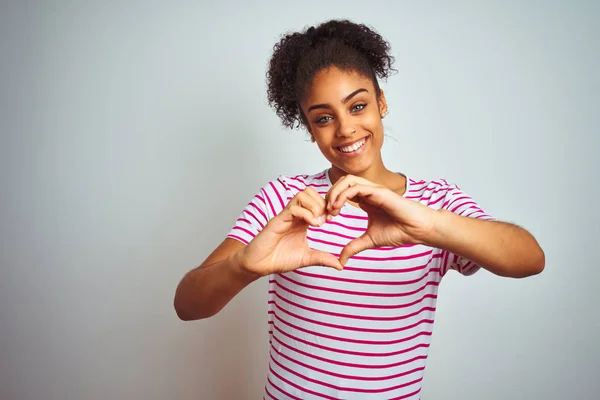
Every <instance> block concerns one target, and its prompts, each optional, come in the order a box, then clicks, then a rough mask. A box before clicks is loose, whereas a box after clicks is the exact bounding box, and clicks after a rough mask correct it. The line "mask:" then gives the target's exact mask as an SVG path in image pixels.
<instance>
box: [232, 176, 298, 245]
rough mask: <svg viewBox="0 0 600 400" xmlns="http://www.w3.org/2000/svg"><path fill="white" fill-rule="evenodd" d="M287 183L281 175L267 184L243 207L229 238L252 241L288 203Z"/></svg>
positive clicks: (245, 242)
mask: <svg viewBox="0 0 600 400" xmlns="http://www.w3.org/2000/svg"><path fill="white" fill-rule="evenodd" d="M287 191H288V188H287V185H286V184H285V181H284V178H283V177H279V178H277V179H276V180H273V181H271V182H269V183H268V184H266V185H265V186H264V187H262V188H261V189H260V191H258V193H257V194H256V195H255V196H254V197H253V198H252V200H250V202H249V203H248V205H247V206H246V207H245V208H244V209H243V211H242V212H241V214H240V215H239V217H238V219H237V220H236V221H235V224H234V226H233V227H232V228H231V230H230V231H229V233H228V234H227V238H230V239H235V240H238V241H240V242H242V243H244V244H248V243H250V241H251V240H252V239H254V237H255V236H256V235H258V234H259V233H260V231H261V230H262V229H263V228H264V227H265V225H266V224H267V222H269V220H270V219H271V218H273V217H274V216H276V215H277V214H279V213H280V212H281V211H282V210H283V209H284V208H285V205H286V204H287V197H288V195H287Z"/></svg>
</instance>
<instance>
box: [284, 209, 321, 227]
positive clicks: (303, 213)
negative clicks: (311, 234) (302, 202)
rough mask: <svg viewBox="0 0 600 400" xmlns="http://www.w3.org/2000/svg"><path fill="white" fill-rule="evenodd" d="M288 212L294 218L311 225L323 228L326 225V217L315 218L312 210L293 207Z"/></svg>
mask: <svg viewBox="0 0 600 400" xmlns="http://www.w3.org/2000/svg"><path fill="white" fill-rule="evenodd" d="M288 210H289V212H290V214H292V216H293V217H294V218H297V219H300V220H302V221H304V222H306V223H307V224H309V225H312V226H321V225H323V224H324V223H325V216H320V217H315V215H314V214H313V213H312V212H311V211H310V210H307V209H306V208H304V207H302V206H291V207H290V208H289V209H288Z"/></svg>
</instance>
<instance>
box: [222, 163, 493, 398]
mask: <svg viewBox="0 0 600 400" xmlns="http://www.w3.org/2000/svg"><path fill="white" fill-rule="evenodd" d="M406 185H407V187H406V192H405V194H404V197H406V198H407V199H411V200H414V201H418V202H420V203H421V204H424V205H427V206H429V207H431V208H434V209H436V210H437V209H442V208H443V209H447V210H450V211H452V212H454V213H456V214H460V215H463V216H466V217H473V218H482V219H489V220H491V219H492V217H490V216H489V215H488V214H486V213H485V212H484V211H482V210H481V209H480V208H479V207H478V206H477V204H476V203H475V202H474V201H473V200H472V199H471V198H470V197H469V196H468V195H466V194H465V193H463V192H462V191H461V190H460V188H459V187H458V186H456V185H451V184H448V182H446V181H445V180H443V179H440V180H437V181H423V180H415V179H411V178H408V177H407V184H406ZM308 186H312V187H313V188H314V189H316V190H317V191H318V192H319V193H320V194H321V195H323V196H325V194H326V193H327V192H328V190H329V189H330V188H331V181H330V180H329V176H328V173H327V171H323V172H321V173H319V174H315V175H299V176H280V177H279V178H278V179H276V180H274V181H271V182H269V183H268V184H267V185H266V186H265V187H263V188H262V189H261V191H260V192H259V193H258V194H257V195H256V196H255V197H254V198H253V199H252V201H251V202H250V203H249V204H248V206H247V207H246V208H245V210H244V211H243V212H242V214H241V215H240V217H239V219H238V220H237V222H236V224H235V226H234V227H233V229H232V230H231V231H230V233H229V235H228V237H229V238H232V239H236V240H239V241H241V242H243V243H245V244H248V243H249V242H250V241H251V240H252V238H253V237H255V236H256V235H257V234H258V233H259V232H260V230H261V229H262V228H263V227H264V226H265V224H266V223H267V221H268V220H269V219H271V218H273V217H274V216H275V215H277V214H278V213H279V212H281V211H282V210H283V208H284V207H285V206H286V204H287V203H288V202H289V201H290V200H291V199H292V198H293V197H294V196H295V195H296V194H297V193H298V192H300V191H302V190H304V189H305V188H306V187H308ZM366 226H367V215H366V213H365V212H364V211H363V210H361V209H359V208H356V207H354V206H352V205H350V204H346V205H345V206H344V207H343V208H342V210H341V212H340V214H339V215H337V216H335V217H334V218H333V220H332V221H329V222H326V223H325V225H323V226H322V227H309V228H308V232H307V234H308V244H309V246H310V247H311V248H314V249H317V250H322V251H327V252H329V253H332V254H334V255H338V256H339V254H340V252H341V250H342V248H343V247H344V246H345V245H346V244H347V243H348V242H349V241H350V240H352V239H354V238H356V237H358V236H360V235H361V234H362V233H363V232H364V231H365V230H366ZM449 269H454V270H457V271H458V272H460V273H462V274H464V275H471V274H473V273H475V272H476V271H477V270H478V269H479V266H478V265H475V264H474V263H472V262H470V261H468V260H466V259H463V258H461V257H458V256H456V255H454V254H451V253H449V252H447V251H444V250H440V249H437V248H431V247H427V246H423V245H405V246H401V247H384V248H376V249H370V250H365V251H363V252H361V253H359V254H357V255H355V256H354V257H352V258H350V260H349V261H348V262H347V263H346V265H345V266H344V270H343V271H337V270H334V269H332V268H326V267H319V266H314V267H306V268H301V269H298V270H295V271H292V272H288V273H284V274H274V275H271V276H269V277H268V279H269V296H268V314H269V317H268V319H269V322H268V323H269V343H270V352H269V353H270V354H269V368H268V373H267V382H266V385H265V392H264V398H265V399H418V398H419V393H420V391H421V382H422V379H423V372H424V369H425V363H426V359H427V354H428V350H429V344H430V340H431V333H432V329H433V320H434V315H435V307H436V299H437V291H438V285H439V283H440V281H441V279H442V277H443V276H444V274H445V273H446V272H447V271H448V270H449Z"/></svg>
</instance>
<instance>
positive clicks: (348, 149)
mask: <svg viewBox="0 0 600 400" xmlns="http://www.w3.org/2000/svg"><path fill="white" fill-rule="evenodd" d="M367 139H368V137H364V138H362V139H360V140H358V141H356V142H354V143H352V144H350V145H348V146H339V147H336V149H337V150H338V151H339V152H341V153H344V154H345V155H354V154H358V153H359V152H360V151H361V150H362V148H363V147H364V146H365V143H366V142H367Z"/></svg>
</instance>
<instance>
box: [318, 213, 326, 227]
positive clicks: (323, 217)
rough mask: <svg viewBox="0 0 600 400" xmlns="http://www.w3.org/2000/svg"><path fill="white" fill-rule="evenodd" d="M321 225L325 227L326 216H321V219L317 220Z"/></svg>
mask: <svg viewBox="0 0 600 400" xmlns="http://www.w3.org/2000/svg"><path fill="white" fill-rule="evenodd" d="M317 220H318V222H319V225H323V224H324V223H325V216H324V215H321V216H320V217H319V218H317Z"/></svg>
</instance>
